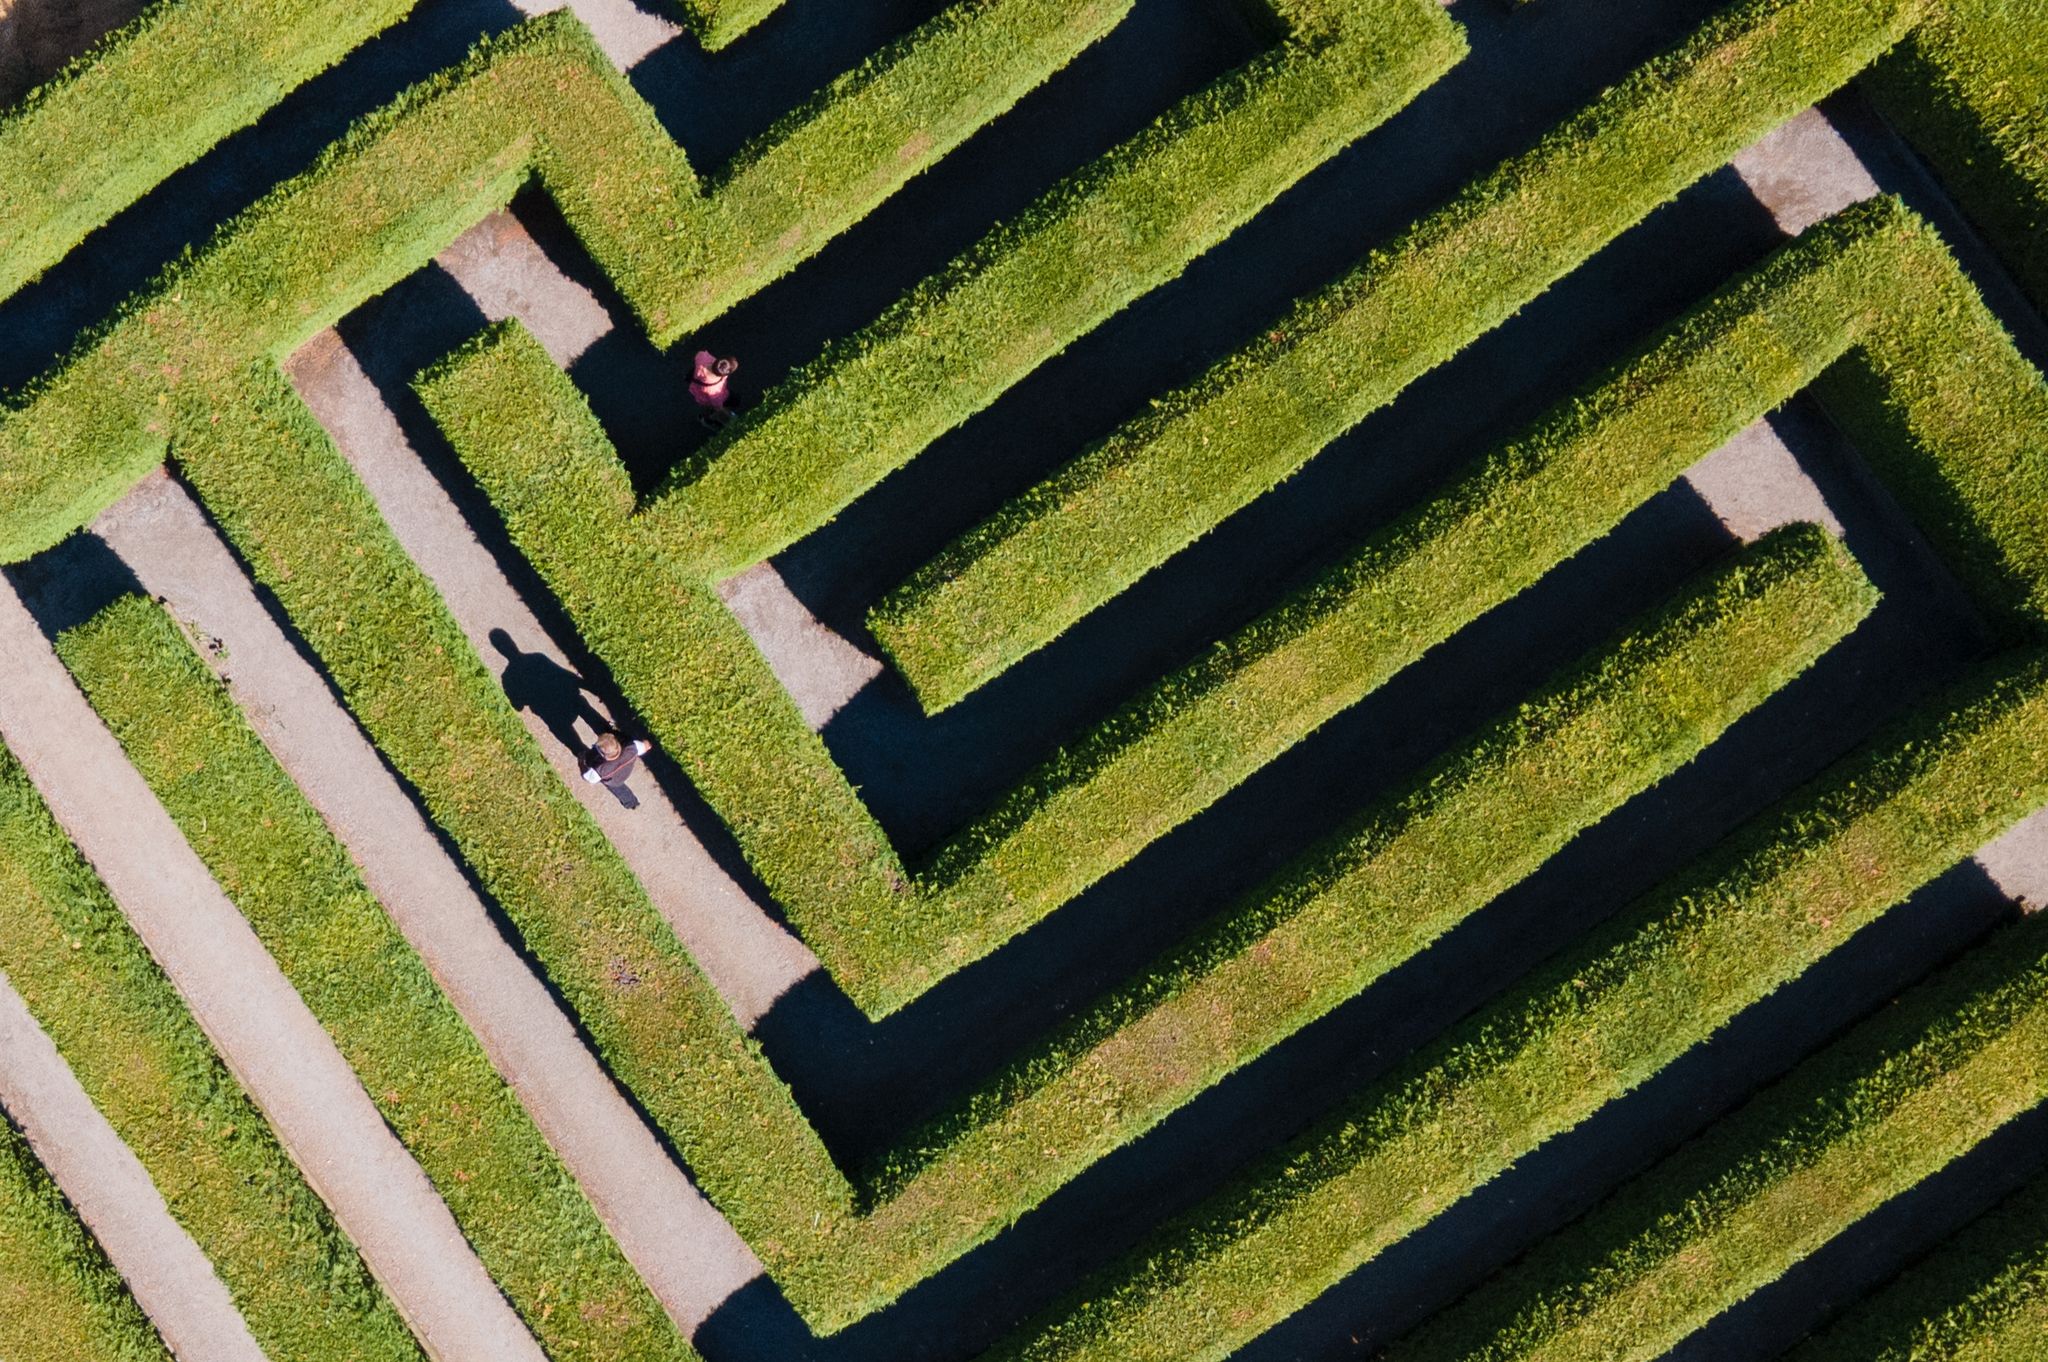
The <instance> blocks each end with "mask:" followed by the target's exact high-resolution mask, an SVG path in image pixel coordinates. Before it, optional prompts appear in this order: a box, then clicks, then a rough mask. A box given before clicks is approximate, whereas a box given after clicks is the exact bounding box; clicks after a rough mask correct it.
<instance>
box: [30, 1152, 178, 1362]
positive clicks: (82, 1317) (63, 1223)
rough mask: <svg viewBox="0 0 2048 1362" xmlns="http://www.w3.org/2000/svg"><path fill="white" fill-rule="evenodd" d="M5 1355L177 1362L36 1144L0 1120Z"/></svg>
mask: <svg viewBox="0 0 2048 1362" xmlns="http://www.w3.org/2000/svg"><path fill="white" fill-rule="evenodd" d="M0 1356H4V1357H6V1358H7V1359H8V1360H9V1362H171V1353H170V1349H168V1348H166V1347H165V1346H164V1342H163V1340H162V1339H161V1338H159V1337H158V1336H157V1332H156V1329H155V1328H154V1326H152V1325H151V1324H150V1322H149V1320H148V1319H147V1318H146V1317H145V1316H144V1315H143V1313H142V1309H141V1307H139V1306H138V1305H136V1303H135V1298H134V1297H132V1296H130V1295H129V1294H128V1287H127V1284H126V1283H124V1282H123V1281H122V1280H121V1276H120V1274H119V1273H118V1272H116V1271H114V1265H113V1264H112V1263H109V1262H108V1261H107V1255H106V1254H105V1253H104V1252H102V1251H101V1249H100V1246H99V1244H98V1243H96V1242H95V1241H94V1240H93V1237H92V1235H91V1234H90V1233H89V1232H88V1231H87V1230H86V1228H85V1226H84V1225H82V1224H80V1223H79V1220H78V1216H77V1215H76V1214H75V1213H74V1212H73V1211H72V1209H71V1206H70V1204H69V1203H68V1202H66V1201H65V1200H64V1194H63V1193H62V1192H60V1191H58V1190H57V1185H56V1184H55V1183H53V1182H51V1181H50V1177H49V1174H47V1173H45V1172H44V1171H43V1167H42V1165H41V1164H39V1163H37V1162H36V1156H35V1155H34V1154H33V1153H31V1152H30V1151H29V1147H28V1141H26V1140H24V1139H23V1138H22V1137H21V1134H20V1132H18V1131H16V1130H15V1129H14V1127H13V1126H11V1125H9V1124H8V1123H7V1122H6V1121H5V1120H4V1119H0Z"/></svg>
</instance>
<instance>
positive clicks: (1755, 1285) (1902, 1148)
mask: <svg viewBox="0 0 2048 1362" xmlns="http://www.w3.org/2000/svg"><path fill="white" fill-rule="evenodd" d="M2044 1098H2048V939H2044V935H2043V931H2042V929H2041V926H2040V924H2030V925H2028V926H2024V927H2014V928H2010V929H2008V931H2007V932H2005V933H2002V934H2001V935H2000V936H1998V937H1997V938H1995V939H1994V940H1993V941H1992V942H1991V943H1990V944H1989V945H1986V946H1984V947H1982V948H1980V949H1979V950H1978V951H1977V952H1975V953H1974V954H1973V955H1972V956H1971V957H1970V958H1969V959H1967V960H1966V961H1965V962H1964V963H1963V964H1961V965H1958V966H1955V967H1954V968H1952V969H1950V970H1948V971H1946V972H1944V973H1943V974H1942V975H1941V976H1940V977H1939V978H1938V979H1936V980H1935V981H1934V982H1932V983H1930V984H1927V985H1925V986H1923V987H1921V988H1919V989H1917V990H1915V991H1914V992H1913V993H1911V994H1909V995H1908V996H1907V997H1906V998H1904V999H1902V1000H1901V1001H1900V1002H1899V1003H1898V1004H1897V1005H1896V1006H1894V1007H1892V1008H1888V1009H1886V1011H1884V1012H1882V1013H1880V1014H1879V1015H1878V1016H1877V1017H1876V1018H1875V1019H1874V1020H1872V1021H1870V1022H1867V1023H1865V1024H1864V1025H1863V1026H1861V1027H1859V1028H1858V1029H1857V1030H1856V1031H1855V1032H1853V1033H1852V1034H1851V1035H1850V1036H1849V1037H1848V1038H1847V1039H1845V1040H1842V1041H1840V1042H1838V1043H1837V1044H1835V1045H1833V1046H1831V1047H1829V1048H1828V1049H1827V1050H1826V1051H1824V1052H1823V1053H1821V1054H1820V1055H1818V1056H1816V1057H1815V1058H1813V1059H1811V1060H1809V1061H1807V1062H1806V1063H1805V1064H1803V1065H1801V1066H1800V1067H1799V1068H1798V1069H1797V1070H1795V1071H1794V1072H1793V1073H1792V1074H1791V1075H1790V1076H1789V1077H1787V1078H1785V1079H1784V1080H1783V1081H1782V1082H1780V1083H1778V1084H1776V1085H1774V1086H1773V1087H1772V1088H1770V1089H1769V1090H1768V1091H1767V1092H1765V1093H1764V1094H1763V1095H1762V1096H1761V1097H1758V1098H1757V1099H1756V1100H1755V1101H1753V1102H1752V1103H1750V1105H1749V1106H1747V1107H1746V1108H1744V1109H1743V1110H1742V1111H1740V1112H1738V1113H1736V1114H1735V1115H1733V1116H1731V1117H1729V1118H1727V1119H1726V1120H1724V1121H1722V1122H1721V1123H1720V1124H1719V1125H1717V1126H1715V1127H1714V1128H1713V1130H1712V1131H1711V1132H1709V1133H1708V1134H1707V1136H1706V1137H1705V1138H1704V1139H1702V1140H1700V1141H1699V1142H1697V1143H1696V1144H1693V1145H1691V1146H1688V1147H1687V1148H1685V1149H1683V1150H1681V1151H1680V1152H1678V1153H1677V1154H1675V1155H1673V1156H1672V1157H1670V1158H1668V1159H1666V1160H1665V1161H1664V1162H1662V1163H1661V1164H1659V1165H1658V1166H1657V1167H1655V1168H1653V1169H1651V1170H1650V1171H1649V1172H1648V1173H1645V1174H1644V1175H1643V1176H1642V1177H1640V1178H1637V1179H1636V1180H1635V1181H1633V1182H1631V1183H1630V1184H1629V1185H1628V1186H1627V1187H1625V1188H1623V1189H1622V1190H1621V1191H1620V1192H1618V1193H1616V1194H1615V1196H1614V1197H1613V1198H1612V1199H1611V1200H1609V1201H1608V1202H1607V1203H1606V1204H1604V1205H1602V1206H1601V1207H1599V1208H1598V1209H1596V1210H1595V1211H1594V1212H1593V1213H1592V1214H1590V1215H1589V1216H1587V1218H1586V1219H1584V1220H1582V1221H1580V1222H1579V1223H1578V1224H1576V1225H1574V1226H1573V1227H1571V1228H1570V1229H1569V1230H1566V1231H1565V1232H1564V1233H1562V1234H1559V1235H1557V1236H1555V1237H1554V1238H1552V1239H1550V1240H1549V1241H1547V1242H1545V1243H1543V1244H1541V1245H1539V1246H1538V1247H1537V1248H1536V1249H1535V1250H1534V1251H1533V1252H1531V1253H1530V1255H1529V1256H1528V1257H1526V1258H1524V1259H1522V1260H1521V1261H1520V1262H1519V1263H1517V1264H1516V1265H1515V1266H1514V1267H1512V1268H1510V1269H1509V1270H1508V1271H1507V1272H1505V1273H1503V1274H1501V1275H1500V1276H1499V1277H1497V1278H1496V1279H1494V1280H1493V1281H1492V1282H1490V1283H1488V1284H1487V1285H1486V1286H1484V1287H1482V1288H1481V1289H1480V1290H1479V1291H1478V1292H1476V1293H1475V1294H1474V1295H1472V1296H1471V1297H1469V1298H1468V1299H1466V1300H1465V1301H1464V1302H1462V1303H1461V1304H1459V1305H1458V1306H1456V1307H1455V1308H1453V1309H1452V1310H1451V1311H1449V1312H1448V1313H1446V1314H1445V1315H1443V1316H1440V1317H1439V1318H1438V1319H1436V1320H1433V1321H1431V1322H1430V1323H1429V1324H1428V1325H1426V1326H1425V1327H1424V1328H1423V1329H1422V1330H1421V1331H1419V1332H1418V1333H1416V1334H1413V1335H1410V1336H1409V1337H1408V1338H1407V1339H1404V1340H1403V1341H1402V1342H1401V1343H1399V1344H1397V1345H1396V1346H1395V1347H1393V1348H1392V1349H1390V1350H1388V1351H1387V1352H1386V1353H1385V1354H1384V1357H1385V1359H1386V1362H1449V1360H1450V1359H1459V1360H1460V1362H1481V1359H1484V1362H1514V1359H1521V1358H1537V1357H1541V1358H1544V1359H1545V1360H1546V1362H1573V1359H1583V1360H1584V1362H1654V1359H1656V1358H1660V1357H1663V1356H1665V1355H1666V1354H1667V1352H1668V1351H1669V1350H1670V1349H1672V1348H1674V1347H1676V1346H1677V1345H1678V1343H1679V1342H1680V1341H1681V1340H1682V1339H1684V1338H1685V1337H1686V1336H1687V1335H1688V1334H1690V1333H1692V1332H1693V1331H1694V1330H1696V1329H1698V1328H1699V1327H1701V1326H1702V1325H1704V1324H1705V1323H1706V1322H1707V1321H1708V1320H1710V1319H1712V1318H1713V1317H1714V1316H1716V1315H1718V1314H1720V1313H1721V1312H1722V1311H1724V1310H1726V1309H1728V1308H1730V1307H1731V1306H1733V1305H1735V1304H1736V1303H1737V1302H1739V1301H1741V1300H1743V1299H1744V1298H1746V1297H1748V1296H1749V1295H1750V1294H1751V1293H1753V1292H1755V1291H1757V1290H1759V1289H1761V1288H1762V1287H1764V1286H1766V1285H1768V1284H1769V1283H1771V1282H1774V1281H1776V1280H1777V1279H1778V1278H1779V1277H1781V1276H1783V1275H1784V1274H1785V1273H1786V1272H1787V1271H1789V1270H1790V1269H1791V1268H1792V1267H1793V1266H1794V1265H1796V1264H1797V1263H1799V1262H1800V1261H1801V1260H1802V1259H1804V1258H1805V1257H1807V1256H1808V1255H1809V1254H1811V1253H1813V1252H1815V1251H1816V1250H1818V1249H1819V1248H1820V1247H1821V1246H1822V1245H1823V1244H1826V1243H1828V1242H1829V1241H1830V1240H1833V1239H1835V1238H1837V1237H1838V1236H1840V1235H1841V1234H1843V1233H1844V1232H1847V1231H1850V1230H1851V1229H1852V1227H1853V1226H1854V1225H1855V1224H1856V1222H1857V1221H1858V1220H1860V1219H1862V1217H1864V1216H1865V1215H1868V1214H1869V1213H1871V1212H1872V1211H1874V1210H1876V1209H1877V1208H1878V1207H1879V1206H1880V1205H1882V1204H1883V1203H1884V1202H1886V1201H1888V1200H1890V1199H1891V1198H1892V1197H1895V1196H1898V1195H1900V1194H1901V1193H1903V1192H1905V1191H1907V1190H1908V1189H1910V1188H1912V1187H1914V1186H1915V1185H1917V1184H1918V1183H1920V1182H1921V1181H1922V1180H1923V1179H1925V1178H1927V1177H1929V1176H1931V1175H1933V1174H1934V1173H1936V1172H1938V1171H1939V1170H1940V1169H1942V1168H1943V1167H1945V1166H1947V1165H1948V1164H1949V1163H1950V1162H1951V1161H1953V1160H1954V1159H1956V1158H1959V1157H1960V1156H1962V1155H1963V1154H1965V1153H1967V1152H1968V1151H1969V1150H1970V1149H1972V1148H1973V1147H1975V1146H1976V1145H1977V1144H1978V1143H1979V1142H1980V1141H1982V1140H1984V1139H1985V1138H1986V1137H1988V1136H1989V1135H1990V1134H1991V1133H1992V1132H1993V1131H1995V1130H1997V1129H1998V1128H1999V1126H2001V1125H2002V1124H2004V1123H2005V1122H2006V1121H2008V1120H2010V1119H2012V1118H2013V1117H2015V1116H2017V1115H2018V1114H2020V1113H2021V1112H2023V1111H2026V1110H2027V1109H2028V1108H2030V1107H2033V1106H2035V1105H2036V1104H2037V1103H2039V1102H2040V1101H2042V1099H2044ZM2035 1234H2036V1238H2037V1239H2039V1237H2040V1235H2041V1231H2040V1229H2039V1227H2038V1225H2037V1226H2036V1229H2035ZM2041 1337H2042V1336H2041V1335H2040V1334H2038V1333H2037V1334H2036V1335H2035V1343H2036V1345H2037V1346H2038V1345H2039V1343H2040V1342H2041Z"/></svg>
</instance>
